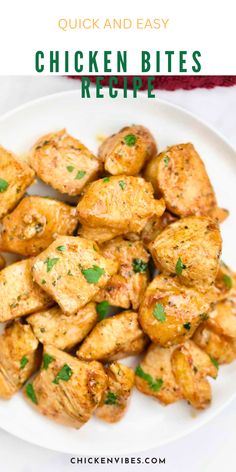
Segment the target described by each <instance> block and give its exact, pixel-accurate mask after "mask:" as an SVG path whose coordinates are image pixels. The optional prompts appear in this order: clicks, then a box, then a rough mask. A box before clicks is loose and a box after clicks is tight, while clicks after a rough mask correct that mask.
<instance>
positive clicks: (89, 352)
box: [76, 311, 146, 361]
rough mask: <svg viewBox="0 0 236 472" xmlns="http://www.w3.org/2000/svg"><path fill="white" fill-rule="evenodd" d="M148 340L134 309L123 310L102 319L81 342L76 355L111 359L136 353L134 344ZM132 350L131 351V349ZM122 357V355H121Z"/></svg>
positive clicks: (89, 358)
mask: <svg viewBox="0 0 236 472" xmlns="http://www.w3.org/2000/svg"><path fill="white" fill-rule="evenodd" d="M140 340H143V344H142V346H143V348H144V343H145V340H146V337H145V335H144V334H143V332H142V330H141V328H140V326H139V324H138V315H137V313H135V312H134V311H123V312H122V313H119V314H118V315H114V316H111V317H110V318H106V319H105V320H102V321H100V322H99V323H98V324H97V325H96V326H95V328H94V329H93V330H92V331H91V333H90V334H89V335H88V336H87V338H86V339H85V340H84V342H83V343H82V344H81V346H80V348H79V350H78V351H77V353H76V355H77V356H78V357H79V358H80V359H84V360H87V361H89V360H101V361H103V360H105V361H108V360H111V359H117V358H118V357H117V356H119V355H123V356H124V357H126V356H128V355H132V354H134V352H133V351H134V345H135V346H136V347H137V346H138V347H139V348H140V346H141V344H140ZM129 350H130V351H129ZM119 358H120V356H119Z"/></svg>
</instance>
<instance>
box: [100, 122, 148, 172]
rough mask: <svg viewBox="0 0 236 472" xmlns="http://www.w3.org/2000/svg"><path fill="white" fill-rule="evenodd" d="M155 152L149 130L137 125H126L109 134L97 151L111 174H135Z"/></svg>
mask: <svg viewBox="0 0 236 472" xmlns="http://www.w3.org/2000/svg"><path fill="white" fill-rule="evenodd" d="M156 153H157V147H156V143H155V140H154V138H153V136H152V135H151V133H150V131H148V129H147V128H144V126H139V125H133V126H127V127H125V128H122V129H121V130H120V131H119V132H118V133H116V134H113V135H112V136H109V137H108V138H107V139H106V140H105V141H103V143H102V144H101V146H100V148H99V151H98V155H99V157H100V158H101V160H102V161H104V165H105V169H106V171H107V172H109V173H110V174H112V175H121V174H125V175H136V174H138V173H139V172H140V171H141V169H142V167H143V166H144V164H145V163H146V162H147V161H149V159H151V158H152V157H154V156H155V155H156Z"/></svg>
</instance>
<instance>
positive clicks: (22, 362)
mask: <svg viewBox="0 0 236 472" xmlns="http://www.w3.org/2000/svg"><path fill="white" fill-rule="evenodd" d="M28 362H29V359H28V358H27V357H26V356H23V357H22V358H21V361H20V368H21V369H24V367H25V366H26V364H28Z"/></svg>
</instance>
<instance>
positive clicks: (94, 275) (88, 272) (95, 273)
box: [81, 265, 105, 284]
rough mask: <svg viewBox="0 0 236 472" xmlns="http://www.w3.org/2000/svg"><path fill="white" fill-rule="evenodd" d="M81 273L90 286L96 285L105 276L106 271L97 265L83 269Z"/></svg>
mask: <svg viewBox="0 0 236 472" xmlns="http://www.w3.org/2000/svg"><path fill="white" fill-rule="evenodd" d="M81 272H82V274H83V276H84V278H85V279H86V280H87V282H88V283H89V284H96V283H97V282H98V281H99V279H100V278H101V276H102V275H103V274H105V270H104V269H102V268H101V267H98V266H96V265H93V267H90V268H88V269H81Z"/></svg>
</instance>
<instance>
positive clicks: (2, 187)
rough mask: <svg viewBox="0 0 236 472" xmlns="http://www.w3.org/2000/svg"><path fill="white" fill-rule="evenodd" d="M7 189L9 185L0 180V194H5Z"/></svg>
mask: <svg viewBox="0 0 236 472" xmlns="http://www.w3.org/2000/svg"><path fill="white" fill-rule="evenodd" d="M8 187H9V183H8V182H7V181H6V180H4V179H1V178H0V193H3V192H5V191H6V190H7V189H8Z"/></svg>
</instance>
